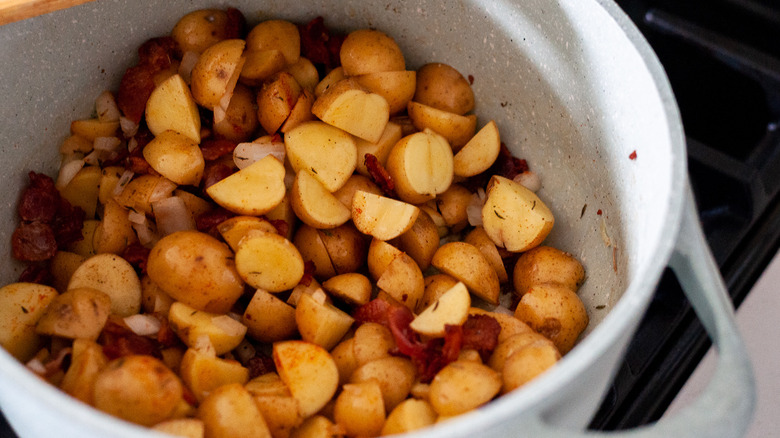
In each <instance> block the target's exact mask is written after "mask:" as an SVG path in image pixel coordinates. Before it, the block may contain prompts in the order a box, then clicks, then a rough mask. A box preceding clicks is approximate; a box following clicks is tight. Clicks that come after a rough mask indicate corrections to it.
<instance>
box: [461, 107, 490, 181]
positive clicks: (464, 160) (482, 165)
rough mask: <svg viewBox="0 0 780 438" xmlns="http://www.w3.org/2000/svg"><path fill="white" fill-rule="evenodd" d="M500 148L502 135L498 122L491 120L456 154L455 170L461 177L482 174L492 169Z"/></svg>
mask: <svg viewBox="0 0 780 438" xmlns="http://www.w3.org/2000/svg"><path fill="white" fill-rule="evenodd" d="M500 150H501V136H500V135H499V133H498V127H497V126H496V122H495V121H493V120H491V121H490V122H488V124H487V125H485V126H483V127H482V129H480V130H479V132H477V133H476V134H474V137H471V140H469V142H468V143H466V145H465V146H463V148H461V150H460V151H458V153H457V154H456V155H455V158H454V159H453V171H454V172H455V175H456V176H459V177H469V176H474V175H477V174H480V173H482V172H484V171H486V170H488V169H490V166H492V165H493V163H494V162H495V161H496V158H498V153H499V151H500Z"/></svg>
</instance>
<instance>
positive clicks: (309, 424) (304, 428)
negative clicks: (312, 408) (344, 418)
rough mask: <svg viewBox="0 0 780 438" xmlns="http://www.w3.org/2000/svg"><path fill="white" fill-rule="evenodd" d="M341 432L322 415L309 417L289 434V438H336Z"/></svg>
mask: <svg viewBox="0 0 780 438" xmlns="http://www.w3.org/2000/svg"><path fill="white" fill-rule="evenodd" d="M342 432H343V431H341V429H340V428H339V427H338V426H336V425H335V424H333V422H331V421H330V420H328V419H327V418H326V417H324V416H322V415H315V416H313V417H309V418H307V419H306V421H304V422H303V423H302V424H301V425H300V426H298V427H297V428H295V429H294V430H293V431H292V432H291V433H290V438H337V437H338V436H341V434H342Z"/></svg>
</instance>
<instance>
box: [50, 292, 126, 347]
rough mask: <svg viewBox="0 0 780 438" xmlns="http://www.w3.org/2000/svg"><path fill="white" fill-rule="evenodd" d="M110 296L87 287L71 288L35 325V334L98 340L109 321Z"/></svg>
mask: <svg viewBox="0 0 780 438" xmlns="http://www.w3.org/2000/svg"><path fill="white" fill-rule="evenodd" d="M110 309H111V297H109V296H108V295H107V294H105V293H103V292H101V291H99V290H96V289H92V288H88V287H77V288H71V289H69V290H68V291H67V292H65V293H63V294H61V295H58V296H57V297H55V298H54V299H53V300H52V301H51V302H50V303H49V305H48V306H47V307H46V310H45V311H44V313H43V315H41V317H40V319H39V320H38V324H37V325H36V326H35V331H36V333H39V334H44V335H49V336H58V337H61V338H68V339H89V340H92V341H94V340H96V339H97V338H98V336H99V335H100V332H101V331H102V330H103V326H104V325H105V324H106V321H107V320H108V315H109V313H110Z"/></svg>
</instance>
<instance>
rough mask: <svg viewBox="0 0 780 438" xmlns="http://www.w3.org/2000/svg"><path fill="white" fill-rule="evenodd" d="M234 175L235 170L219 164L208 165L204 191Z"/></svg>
mask: <svg viewBox="0 0 780 438" xmlns="http://www.w3.org/2000/svg"><path fill="white" fill-rule="evenodd" d="M232 174H233V169H231V168H230V167H228V166H227V165H225V164H223V163H219V162H212V163H208V164H206V169H205V170H204V171H203V183H202V184H203V191H204V192H205V191H206V189H207V188H209V187H211V186H213V185H214V184H216V183H218V182H220V181H222V180H223V179H225V178H227V177H229V176H230V175H232Z"/></svg>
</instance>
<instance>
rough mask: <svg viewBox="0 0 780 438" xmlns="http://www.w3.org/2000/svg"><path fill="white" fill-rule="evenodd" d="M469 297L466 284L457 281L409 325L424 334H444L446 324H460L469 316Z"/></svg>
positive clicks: (436, 335) (433, 335)
mask: <svg viewBox="0 0 780 438" xmlns="http://www.w3.org/2000/svg"><path fill="white" fill-rule="evenodd" d="M470 307H471V297H470V296H469V291H468V289H466V285H464V284H463V283H461V282H458V283H457V284H456V285H455V286H453V287H452V288H451V289H450V290H448V291H447V292H444V294H442V296H440V297H439V298H438V299H437V300H436V301H434V302H433V303H432V304H431V305H429V306H428V307H426V308H425V310H423V311H422V312H420V314H419V315H417V316H416V317H415V318H414V320H413V321H412V323H411V324H409V327H411V328H412V330H414V331H416V332H417V333H420V334H422V335H426V336H432V337H442V336H444V332H445V327H446V326H447V325H462V324H463V323H464V322H466V318H468V316H469V308H470Z"/></svg>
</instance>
